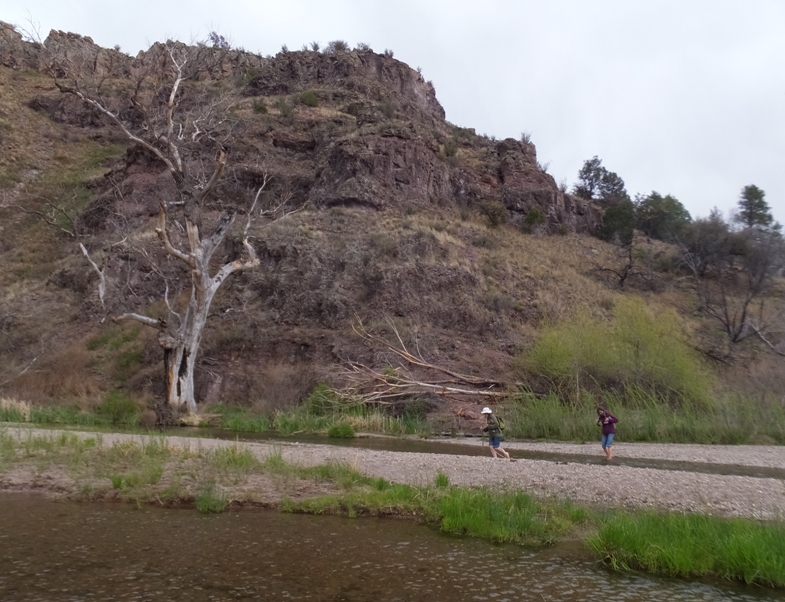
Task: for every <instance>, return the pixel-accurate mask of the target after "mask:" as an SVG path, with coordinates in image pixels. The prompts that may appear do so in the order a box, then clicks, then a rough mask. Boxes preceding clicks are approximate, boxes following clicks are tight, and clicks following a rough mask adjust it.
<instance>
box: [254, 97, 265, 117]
mask: <svg viewBox="0 0 785 602" xmlns="http://www.w3.org/2000/svg"><path fill="white" fill-rule="evenodd" d="M253 112H254V113H258V114H259V115H267V112H268V111H267V103H266V102H264V99H263V98H259V99H257V100H254V101H253Z"/></svg>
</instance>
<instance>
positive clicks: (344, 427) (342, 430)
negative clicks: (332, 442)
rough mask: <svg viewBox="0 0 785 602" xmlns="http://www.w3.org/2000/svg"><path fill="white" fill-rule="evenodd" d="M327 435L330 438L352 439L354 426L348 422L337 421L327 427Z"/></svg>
mask: <svg viewBox="0 0 785 602" xmlns="http://www.w3.org/2000/svg"><path fill="white" fill-rule="evenodd" d="M327 436H328V437H330V438H332V439H352V438H353V437H354V427H353V426H352V425H351V424H349V423H348V422H339V423H337V424H334V425H333V426H331V427H330V428H329V430H328V431H327Z"/></svg>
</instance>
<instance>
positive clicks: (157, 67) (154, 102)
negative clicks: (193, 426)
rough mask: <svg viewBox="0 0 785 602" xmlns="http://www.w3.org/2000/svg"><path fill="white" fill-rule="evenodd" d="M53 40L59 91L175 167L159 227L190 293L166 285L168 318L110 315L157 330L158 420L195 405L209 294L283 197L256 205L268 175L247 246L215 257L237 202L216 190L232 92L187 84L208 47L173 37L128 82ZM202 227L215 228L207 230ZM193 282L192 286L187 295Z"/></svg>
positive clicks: (253, 262)
mask: <svg viewBox="0 0 785 602" xmlns="http://www.w3.org/2000/svg"><path fill="white" fill-rule="evenodd" d="M48 41H49V40H47V41H46V42H44V43H43V47H44V49H45V51H46V52H48V59H49V73H50V75H51V77H52V79H53V81H54V83H55V85H56V86H57V88H58V89H59V90H60V92H62V93H63V94H66V95H70V96H72V97H75V98H78V99H79V100H80V101H82V103H84V105H87V106H89V107H92V108H93V109H94V110H95V111H97V112H98V113H99V114H100V115H102V116H103V117H104V118H105V119H106V120H107V121H108V122H109V123H110V124H111V125H113V126H114V127H115V128H116V129H117V130H119V131H120V132H122V134H123V135H124V136H125V138H127V139H128V140H129V141H130V142H131V143H133V144H134V145H137V146H138V147H140V148H142V149H144V151H146V152H147V153H149V154H150V155H151V156H152V157H154V158H155V160H157V161H158V162H159V163H160V164H161V165H162V167H165V169H166V170H167V171H168V173H169V175H170V176H171V180H172V182H173V184H174V198H161V199H160V200H159V213H158V219H157V224H156V227H155V233H156V234H157V237H158V240H159V242H160V245H161V248H162V250H163V251H164V252H165V255H167V256H169V257H171V258H174V260H175V261H176V262H177V263H180V264H181V266H182V267H183V268H185V271H186V272H187V274H188V277H187V280H188V282H187V284H186V286H184V287H183V289H184V291H183V292H184V294H180V295H177V294H175V295H174V298H171V299H170V290H169V282H168V281H167V282H166V288H165V291H164V293H163V300H164V303H165V305H166V307H167V309H168V316H167V317H166V318H153V317H149V316H145V315H142V314H140V313H133V312H131V313H122V314H121V315H118V316H115V317H114V318H113V319H114V320H134V321H136V322H139V323H141V324H144V325H146V326H149V327H152V328H155V329H156V330H158V341H159V344H160V345H161V347H162V348H163V352H164V365H165V374H166V399H165V400H163V401H164V403H163V404H161V406H160V407H159V410H160V411H159V420H166V419H168V418H169V415H170V414H171V412H172V411H182V410H187V411H189V412H196V411H197V404H196V397H195V391H194V369H195V367H196V356H197V353H198V351H199V346H200V343H201V339H202V334H203V332H204V328H205V324H206V322H207V318H208V315H209V312H210V306H211V303H212V301H213V298H214V296H215V294H216V292H217V291H218V289H219V288H220V287H221V285H222V284H223V283H224V282H225V281H226V279H227V278H228V277H229V276H231V275H232V274H234V273H235V272H239V271H242V270H248V269H252V268H255V267H256V266H258V265H259V258H258V257H257V255H256V252H255V251H254V248H253V246H252V245H251V244H250V243H249V241H248V236H249V230H250V228H251V225H252V222H253V220H254V218H255V217H259V216H267V217H273V218H274V217H276V216H279V213H278V210H280V209H281V208H282V205H283V203H280V204H279V205H277V206H276V207H274V208H273V209H272V210H269V211H267V212H263V211H260V210H259V208H258V207H259V204H260V199H261V196H262V193H263V191H264V189H265V186H266V185H267V183H268V177H267V175H266V174H265V175H264V176H263V177H262V182H261V185H259V187H258V189H257V190H256V193H255V195H254V196H253V201H252V203H251V204H250V205H251V206H250V209H248V210H247V220H246V223H245V228H244V230H243V232H242V244H243V248H244V253H243V254H242V255H241V257H239V258H237V259H235V260H234V261H229V262H220V261H218V256H217V255H216V251H217V250H218V249H219V248H220V247H221V244H222V242H223V241H224V239H225V238H226V236H227V234H228V233H229V232H230V230H231V228H232V225H233V224H234V222H235V218H236V215H237V213H238V210H237V209H232V208H226V206H225V205H224V204H223V203H216V202H214V199H212V197H214V196H215V194H216V190H217V188H218V186H219V184H220V183H221V181H222V176H223V173H224V169H225V167H226V163H227V155H228V151H227V143H228V141H229V140H230V139H231V128H232V125H233V123H232V120H231V119H230V118H229V115H230V112H229V108H230V107H231V106H232V103H233V101H234V97H233V96H232V94H231V93H230V92H229V93H227V92H226V90H225V88H223V87H221V86H220V85H217V84H216V83H215V82H189V83H190V84H191V85H190V86H189V87H188V88H187V89H186V83H187V82H188V80H189V73H190V74H192V75H196V74H198V73H200V70H201V69H203V67H204V65H201V64H198V63H199V60H200V57H205V56H207V55H205V54H204V52H202V51H199V52H195V49H194V48H190V47H186V46H183V45H181V44H175V43H172V42H168V43H167V44H166V45H163V46H162V47H159V50H162V53H163V54H162V55H159V56H158V57H157V60H156V57H155V56H152V57H148V62H147V63H146V64H136V65H132V66H131V67H130V72H131V73H132V74H135V75H134V77H133V78H131V80H132V81H131V84H132V85H130V86H129V82H127V81H125V82H122V81H121V82H119V83H118V82H117V81H116V79H117V78H115V79H114V80H113V79H112V74H111V73H96V72H94V71H90V68H91V67H90V65H89V61H85V60H80V59H79V57H78V56H77V57H75V56H74V53H73V49H68V48H61V47H58V45H57V44H56V43H53V44H47V42H48ZM189 61H190V63H189ZM86 64H88V67H85V65H86ZM107 83H108V84H110V85H107ZM107 89H108V92H106V93H105V90H107ZM118 89H120V90H121V93H118V91H117V90H118ZM123 90H124V94H123V93H122V91H123ZM210 164H211V166H209V165H210ZM167 196H168V195H167ZM208 201H210V202H211V204H210V206H209V207H208ZM208 209H211V210H213V213H216V212H217V213H219V217H218V218H217V221H216V220H213V225H212V227H211V228H209V230H208V228H207V227H204V226H203V223H202V222H203V214H204V213H205V212H206V211H207V210H208ZM204 221H207V220H204ZM203 229H204V230H208V231H209V233H206V234H205V233H204V232H203ZM82 250H83V252H84V254H85V256H87V258H88V260H89V261H90V264H91V266H92V268H93V269H94V270H95V271H96V272H97V273H98V275H99V277H100V285H99V295H100V297H101V302H102V304H103V303H104V295H105V293H106V278H105V269H106V267H105V266H106V262H104V267H102V268H99V267H98V265H97V263H95V262H94V261H93V260H92V259H91V258H90V257H89V255H88V252H87V249H86V248H85V247H84V246H82ZM148 258H149V256H148ZM188 284H190V295H187V288H188ZM185 296H187V297H188V298H187V300H186V299H185V298H184V297H185ZM183 305H184V307H183ZM178 308H179V309H178Z"/></svg>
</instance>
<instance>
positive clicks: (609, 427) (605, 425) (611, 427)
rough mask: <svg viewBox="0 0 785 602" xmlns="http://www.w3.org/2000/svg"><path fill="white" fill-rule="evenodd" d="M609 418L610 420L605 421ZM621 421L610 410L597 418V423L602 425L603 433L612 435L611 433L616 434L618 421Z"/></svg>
mask: <svg viewBox="0 0 785 602" xmlns="http://www.w3.org/2000/svg"><path fill="white" fill-rule="evenodd" d="M606 418H607V419H608V422H605V419H606ZM618 421H619V419H618V418H616V416H614V415H613V414H611V413H610V412H605V416H600V417H599V418H598V419H597V424H598V425H599V426H601V427H602V434H603V435H610V434H611V433H613V434H616V423H617V422H618Z"/></svg>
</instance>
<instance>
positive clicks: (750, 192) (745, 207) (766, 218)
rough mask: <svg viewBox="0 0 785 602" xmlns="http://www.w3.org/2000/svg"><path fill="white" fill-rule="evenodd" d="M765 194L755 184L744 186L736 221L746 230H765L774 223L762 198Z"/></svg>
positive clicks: (767, 205) (769, 210)
mask: <svg viewBox="0 0 785 602" xmlns="http://www.w3.org/2000/svg"><path fill="white" fill-rule="evenodd" d="M765 196H766V193H765V192H763V191H762V190H761V189H760V188H758V187H757V186H755V184H750V185H749V186H745V187H744V188H743V189H742V191H741V198H740V199H739V213H738V215H737V216H736V218H735V219H736V221H737V222H739V223H741V224H743V225H744V227H746V228H756V227H758V228H767V227H769V226H770V225H771V224H772V222H773V221H774V217H773V216H772V215H771V209H770V208H769V204H768V203H767V202H766V200H765V199H764V198H763V197H765Z"/></svg>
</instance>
